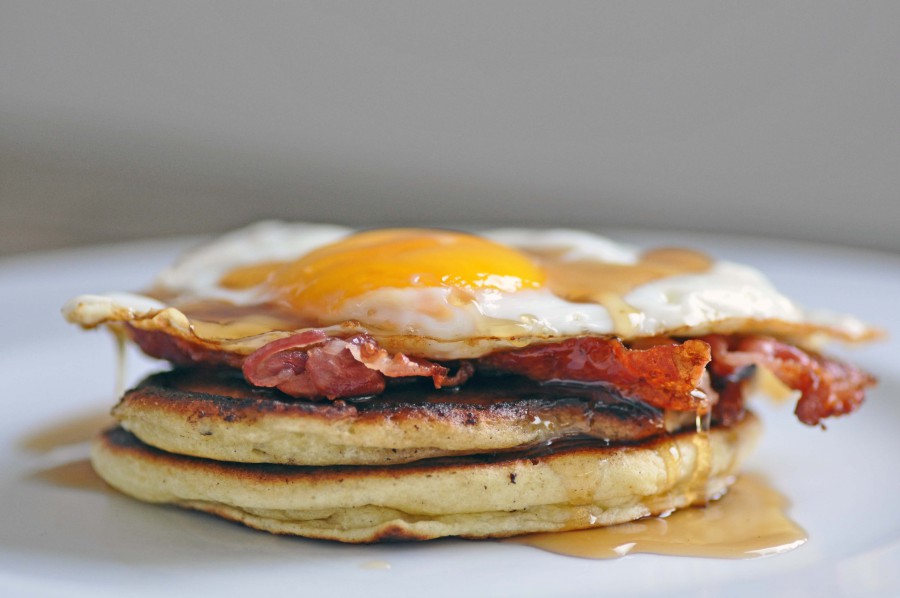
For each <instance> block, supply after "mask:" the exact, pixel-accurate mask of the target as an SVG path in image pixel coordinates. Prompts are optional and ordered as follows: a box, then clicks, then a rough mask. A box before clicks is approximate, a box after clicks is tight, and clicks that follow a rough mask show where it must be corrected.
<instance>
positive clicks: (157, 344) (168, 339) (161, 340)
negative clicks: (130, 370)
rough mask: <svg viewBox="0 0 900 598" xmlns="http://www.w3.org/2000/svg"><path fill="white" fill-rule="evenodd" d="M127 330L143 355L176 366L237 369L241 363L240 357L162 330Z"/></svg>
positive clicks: (131, 328)
mask: <svg viewBox="0 0 900 598" xmlns="http://www.w3.org/2000/svg"><path fill="white" fill-rule="evenodd" d="M127 330H128V336H129V337H130V338H131V340H133V341H134V343H135V344H136V345H137V346H139V347H140V348H141V350H142V351H143V352H144V353H146V354H147V355H149V356H150V357H156V358H157V359H165V360H166V361H169V362H171V363H174V364H176V365H206V366H220V365H224V366H228V367H234V368H239V367H241V363H242V362H243V356H241V355H238V354H236V353H230V352H228V351H216V350H213V349H208V348H206V347H204V346H203V345H201V344H199V343H192V342H190V341H188V340H187V339H184V338H181V337H178V336H175V335H173V334H169V333H168V332H165V331H163V330H143V329H141V328H135V327H134V326H128V328H127Z"/></svg>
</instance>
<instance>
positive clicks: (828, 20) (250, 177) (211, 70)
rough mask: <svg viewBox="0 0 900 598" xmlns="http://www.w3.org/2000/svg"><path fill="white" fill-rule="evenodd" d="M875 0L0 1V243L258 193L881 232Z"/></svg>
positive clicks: (618, 221)
mask: <svg viewBox="0 0 900 598" xmlns="http://www.w3.org/2000/svg"><path fill="white" fill-rule="evenodd" d="M898 59H900V3H898V2H826V1H810V2H746V3H737V2H722V1H716V2H652V3H646V2H635V1H622V2H583V3H562V2H544V3H532V2H471V3H466V2H439V3H438V2H430V3H426V2H320V3H287V2H284V3H267V2H244V3H228V2H215V3H213V2H210V3H199V2H193V3H189V4H185V3H182V2H144V3H126V2H25V1H23V2H10V1H3V2H2V3H0V253H2V254H11V253H16V252H21V251H27V250H34V249H41V248H49V247H60V246H69V245H74V244H83V243H96V242H105V241H113V240H123V239H132V238H138V237H150V236H162V235H169V234H181V233H198V232H210V231H219V230H225V229H227V228H229V227H233V226H236V225H239V224H242V223H245V222H248V221H251V220H254V219H257V218H261V217H281V218H286V219H306V220H315V221H338V222H343V223H351V224H359V225H375V224H422V223H425V224H452V223H474V224H494V223H503V224H506V223H513V224H537V225H578V226H585V227H615V226H632V227H633V226H642V227H669V228H679V229H687V230H701V231H709V230H712V231H720V232H721V231H724V232H737V233H749V234H757V235H767V236H773V237H784V238H796V239H809V240H818V241H823V242H828V243H838V244H847V245H858V246H868V247H879V248H882V249H887V250H891V251H898V250H900V235H897V234H896V232H895V231H896V230H897V228H898V224H900V83H898V77H900V69H898Z"/></svg>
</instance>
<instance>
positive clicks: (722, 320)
mask: <svg viewBox="0 0 900 598" xmlns="http://www.w3.org/2000/svg"><path fill="white" fill-rule="evenodd" d="M352 232H353V231H352V230H351V229H349V228H345V227H340V226H330V225H319V224H289V223H281V222H274V221H267V222H261V223H258V224H255V225H252V226H249V227H247V228H244V229H241V230H238V231H235V232H232V233H229V234H227V235H225V236H223V237H220V238H219V239H217V240H215V241H213V242H211V243H209V244H207V245H205V246H203V247H200V248H198V249H196V250H194V251H192V252H190V253H189V254H187V255H186V256H185V257H184V258H182V259H181V260H179V261H178V262H177V263H175V264H173V265H172V266H170V267H169V268H167V269H166V270H164V271H163V272H162V273H160V274H159V276H158V277H157V278H156V280H155V282H154V285H153V287H152V291H153V295H154V296H155V297H160V298H163V301H160V300H158V299H154V298H152V297H147V296H144V295H139V294H122V293H110V294H101V295H82V296H79V297H76V298H74V299H72V300H71V301H69V302H68V303H67V304H66V305H65V306H64V308H63V312H64V315H65V316H66V318H67V319H69V320H70V321H71V322H75V323H78V324H80V325H82V326H85V327H93V326H97V325H99V324H103V323H107V322H115V321H128V322H131V323H132V324H133V325H135V326H137V327H141V328H159V329H163V330H166V331H167V332H169V333H171V334H178V335H181V336H185V337H188V336H190V337H191V338H192V339H193V340H198V339H197V338H196V337H197V331H196V330H195V327H193V326H191V325H190V323H189V322H188V321H187V319H186V318H185V317H184V315H183V314H182V313H180V312H179V311H178V309H177V306H178V305H179V304H184V303H185V302H191V301H206V300H225V301H230V302H232V303H234V304H236V305H244V306H246V305H254V304H259V303H262V302H265V301H267V300H270V299H271V298H272V297H271V296H269V294H268V293H269V291H268V290H267V289H266V288H264V287H263V286H261V287H258V288H252V289H248V290H246V291H240V292H235V291H233V290H229V289H226V288H223V287H222V286H220V285H219V280H220V279H221V278H222V277H223V276H224V275H225V274H226V273H228V272H229V271H231V270H233V269H234V268H237V267H240V266H247V265H253V264H257V263H262V262H272V261H289V260H294V259H296V258H298V257H300V256H302V255H304V254H306V253H307V252H309V251H311V250H313V249H316V248H317V247H321V246H323V245H326V244H329V243H333V242H335V241H337V240H339V239H341V238H343V237H345V236H346V235H348V234H350V233H352ZM482 235H483V236H485V237H487V238H489V239H491V240H494V241H497V242H502V243H504V244H506V245H509V246H512V247H515V248H518V249H520V250H529V249H530V250H541V251H546V250H552V251H554V252H556V253H557V254H558V255H562V256H563V258H562V259H564V260H586V259H590V260H597V261H606V262H613V263H617V264H631V263H635V262H637V261H638V259H639V256H640V252H639V251H638V250H637V249H635V248H633V247H630V246H627V245H623V244H619V243H616V242H614V241H612V240H610V239H607V238H605V237H602V236H600V235H596V234H593V233H589V232H585V231H569V230H563V229H555V230H550V231H530V230H524V229H501V230H496V231H486V232H484V233H482ZM623 300H624V302H625V303H626V304H627V305H628V306H629V307H630V308H631V311H630V312H629V313H628V326H627V327H625V328H623V325H622V319H621V318H619V319H618V320H617V319H616V318H613V317H612V314H610V312H609V310H608V309H607V308H606V307H604V306H603V305H600V304H596V303H574V302H571V301H567V300H565V299H563V298H561V297H558V296H556V295H554V294H553V293H551V292H550V291H549V290H548V289H546V288H540V289H528V290H519V291H516V292H502V291H499V290H496V289H479V290H475V291H467V292H466V293H464V294H463V296H462V297H461V296H460V294H459V293H458V292H457V291H454V290H453V289H449V288H443V287H408V288H381V289H376V290H373V291H369V292H367V293H364V294H361V295H359V296H357V297H354V298H352V299H350V300H348V301H346V302H345V303H343V304H342V305H341V306H340V307H339V308H337V309H336V310H334V311H333V312H332V313H330V314H329V315H328V321H327V322H324V323H323V324H324V325H325V326H328V325H333V326H335V327H337V328H335V330H336V331H343V332H346V331H347V330H348V329H350V328H352V329H354V330H360V331H367V332H370V333H371V334H372V335H373V336H375V337H376V338H377V339H379V341H381V342H382V344H383V345H384V346H386V347H390V348H391V349H392V350H396V351H405V352H408V353H410V354H416V355H421V356H424V357H433V358H440V359H455V358H469V357H476V356H478V355H481V354H484V353H487V352H490V351H493V350H497V349H501V348H507V347H512V346H522V345H524V344H528V343H529V342H531V341H541V342H546V341H550V340H554V339H561V338H567V337H573V336H580V335H591V334H593V335H617V336H620V337H622V338H624V339H626V340H627V339H630V338H639V337H647V336H655V335H662V334H667V333H670V332H673V331H677V332H679V333H680V334H685V331H687V332H688V333H690V332H691V331H696V332H697V333H698V334H699V333H709V332H716V331H718V330H720V329H721V330H722V331H728V332H730V331H734V330H735V322H739V323H742V324H741V325H742V326H744V327H745V328H747V327H749V328H750V329H752V328H753V326H754V322H757V321H767V322H769V323H771V322H772V321H777V322H782V323H786V324H789V325H805V326H808V327H810V330H809V332H815V333H820V332H822V331H824V332H825V333H826V334H831V335H833V336H837V337H839V338H844V340H854V339H856V338H862V337H864V336H865V335H868V334H870V333H871V329H869V328H868V327H867V326H866V325H865V324H863V323H862V322H860V321H859V320H857V319H855V318H852V317H850V316H843V315H836V314H828V313H826V312H821V311H817V312H809V311H806V310H804V309H803V308H802V307H800V306H798V305H797V304H795V303H794V302H792V301H791V300H790V299H788V298H787V297H785V296H784V295H782V294H781V293H779V292H778V291H777V290H776V289H775V288H774V287H773V286H772V285H771V284H770V283H769V282H768V281H767V280H766V278H765V277H764V276H763V275H762V274H761V273H760V272H758V271H757V270H755V269H753V268H749V267H747V266H742V265H738V264H733V263H730V262H724V261H719V262H714V264H713V266H712V267H711V268H710V269H709V271H707V272H704V273H701V274H690V275H679V276H671V277H668V278H663V279H659V280H655V281H653V282H650V283H647V284H643V285H639V286H637V287H635V288H634V289H633V290H631V291H630V292H629V293H627V294H626V295H625V296H624V297H623ZM345 322H353V324H352V325H347V324H345ZM348 326H349V328H348ZM293 332H295V331H292V330H273V331H272V332H271V333H270V334H264V335H255V336H254V337H253V338H217V339H199V340H200V341H202V342H203V343H205V344H206V345H210V344H212V345H215V347H214V348H219V349H221V350H227V351H236V352H239V353H249V352H252V351H253V350H255V349H256V348H258V347H259V346H261V345H262V344H264V343H265V342H268V341H270V340H273V339H274V338H277V337H281V336H285V335H288V334H291V333H293ZM794 332H796V331H794Z"/></svg>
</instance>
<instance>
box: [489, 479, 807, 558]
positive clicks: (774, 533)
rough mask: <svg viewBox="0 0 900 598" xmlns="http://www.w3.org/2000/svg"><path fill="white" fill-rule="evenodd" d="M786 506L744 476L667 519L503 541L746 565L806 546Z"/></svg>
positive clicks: (569, 551)
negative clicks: (725, 489)
mask: <svg viewBox="0 0 900 598" xmlns="http://www.w3.org/2000/svg"><path fill="white" fill-rule="evenodd" d="M787 504H788V502H787V500H786V499H785V498H784V496H782V495H781V494H779V493H778V492H776V491H775V490H773V489H772V488H771V487H770V486H769V485H768V484H767V483H766V482H765V480H764V479H763V478H762V477H761V476H757V475H744V476H742V477H740V478H738V480H737V481H736V482H735V483H734V485H732V487H731V489H730V490H729V491H728V494H727V495H726V496H725V497H723V498H721V499H720V500H718V501H715V502H711V503H709V504H708V505H707V506H705V507H697V508H690V509H681V510H678V511H675V512H674V513H672V514H671V515H669V516H668V517H649V518H647V519H642V520H640V521H635V522H632V523H625V524H622V525H615V526H610V527H604V528H597V529H590V530H581V531H574V532H561V533H545V534H532V535H529V536H521V537H517V538H509V539H506V540H503V541H504V542H509V543H513V544H526V545H528V546H534V547H535V548H540V549H542V550H546V551H549V552H554V553H557V554H563V555H567V556H576V557H583V558H591V559H613V558H619V557H623V556H625V555H628V554H633V553H640V552H643V553H653V554H664V555H674V556H693V557H714V558H730V559H750V558H758V557H763V556H770V555H775V554H781V553H784V552H787V551H789V550H793V549H794V548H797V547H799V546H801V545H802V544H803V543H804V542H806V539H807V537H806V532H804V531H803V529H801V528H800V527H799V526H798V525H797V524H796V523H794V522H793V521H791V520H790V519H789V518H788V517H787V515H786V514H785V509H786V507H787Z"/></svg>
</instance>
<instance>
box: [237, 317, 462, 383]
mask: <svg viewBox="0 0 900 598" xmlns="http://www.w3.org/2000/svg"><path fill="white" fill-rule="evenodd" d="M241 369H242V371H243V373H244V377H245V378H246V379H247V381H248V382H249V383H250V384H253V385H254V386H264V387H270V388H271V387H274V388H277V389H278V390H280V391H282V392H284V393H285V394H288V395H290V396H292V397H297V398H299V397H303V398H317V397H325V398H327V399H332V400H334V399H337V398H341V397H353V396H364V395H373V394H379V393H381V392H383V391H384V388H385V384H386V378H402V377H408V376H422V377H430V378H431V379H432V380H433V381H434V386H435V388H441V387H442V386H455V385H458V384H462V383H463V382H465V380H466V379H468V377H469V376H470V375H471V374H472V367H471V365H469V364H464V365H463V366H461V367H460V368H459V370H458V371H457V373H456V374H454V375H452V376H451V375H450V370H449V368H447V367H444V366H442V365H439V364H437V363H433V362H431V361H427V360H425V359H415V358H411V357H407V356H406V355H403V354H402V353H396V354H394V355H391V354H390V353H388V352H387V351H386V350H385V349H382V348H380V347H379V346H378V344H377V343H376V342H375V340H374V339H373V338H372V337H370V336H369V335H366V334H358V335H356V336H352V337H350V338H347V339H340V338H328V337H327V336H326V335H325V333H324V332H322V331H321V330H309V331H305V332H302V333H300V334H295V335H293V336H290V337H287V338H283V339H280V340H278V341H275V342H272V343H269V344H268V345H265V346H264V347H261V348H260V349H258V350H257V351H255V352H254V353H252V354H251V355H249V356H248V357H247V358H246V359H245V360H244V363H243V366H242V368H241Z"/></svg>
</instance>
